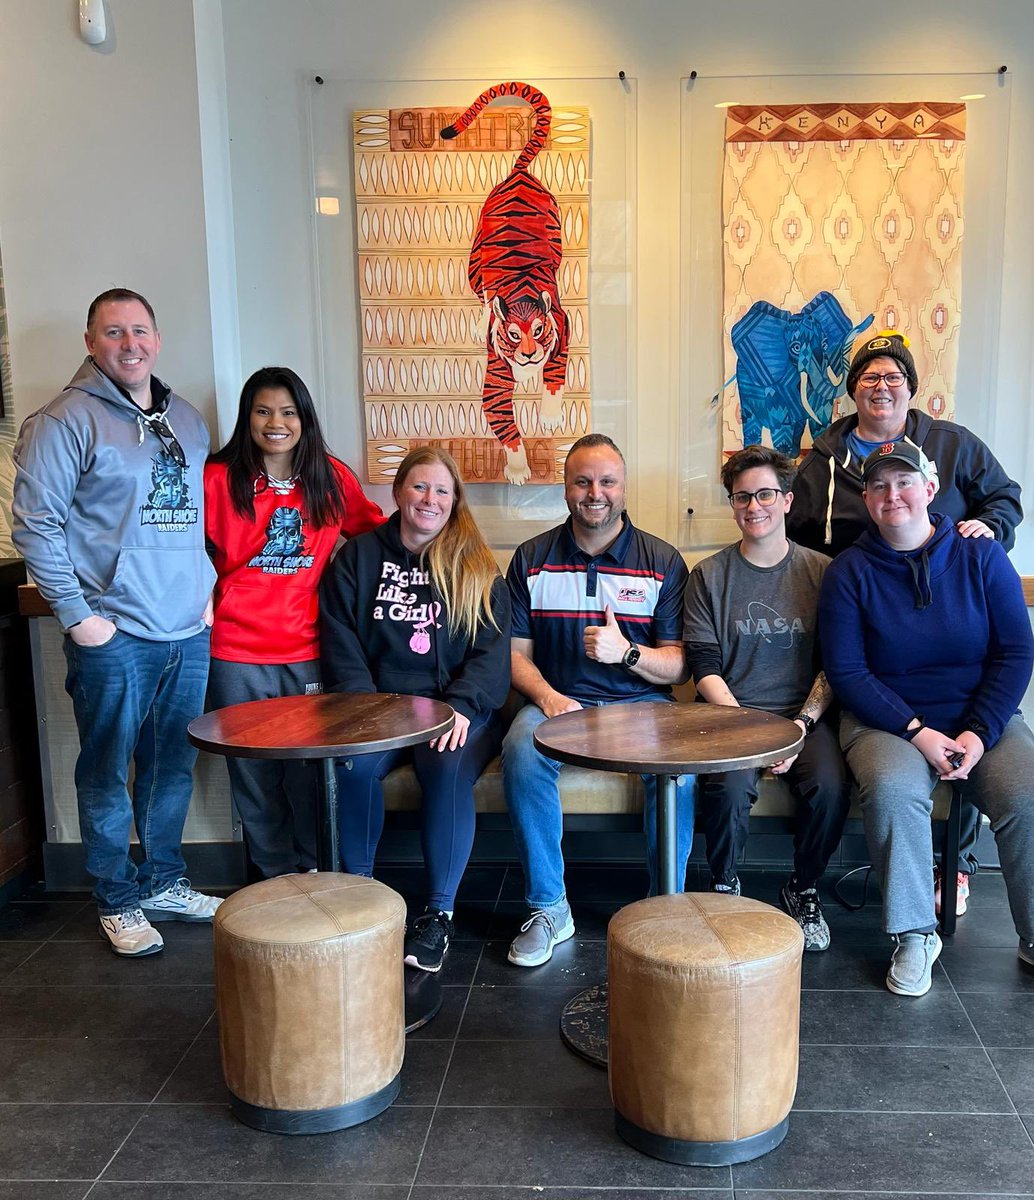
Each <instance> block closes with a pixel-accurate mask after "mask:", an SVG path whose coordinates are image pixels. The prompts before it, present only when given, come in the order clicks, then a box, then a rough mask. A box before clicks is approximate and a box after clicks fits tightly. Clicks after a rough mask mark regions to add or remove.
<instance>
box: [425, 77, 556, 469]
mask: <svg viewBox="0 0 1034 1200" xmlns="http://www.w3.org/2000/svg"><path fill="white" fill-rule="evenodd" d="M509 96H513V97H516V98H517V99H519V100H523V101H525V103H527V104H530V105H531V106H532V108H533V109H534V110H535V128H534V129H533V131H532V135H531V137H530V138H529V139H528V142H527V144H526V145H525V147H524V149H523V150H522V151H521V153H520V154H519V155H518V157H517V161H516V162H515V163H514V164H513V170H512V171H511V172H510V173H509V175H507V177H506V178H505V179H504V180H503V181H502V182H501V183H498V184H496V186H495V187H494V188H492V190H491V191H490V192H489V193H488V196H487V197H486V198H485V203H484V205H483V206H482V209H481V214H480V216H479V218H478V227H477V233H476V234H475V236H474V244H473V246H472V247H471V251H470V263H469V265H468V269H467V278H468V279H469V281H470V286H471V288H472V290H473V291H474V294H475V295H476V296H477V297H478V299H479V300H480V301H481V303H482V305H483V306H484V307H483V314H484V322H485V330H484V332H485V338H486V342H487V347H488V362H487V364H486V366H485V387H484V392H483V394H482V398H481V402H482V405H483V407H484V413H485V419H486V420H487V421H488V424H489V427H490V428H491V430H492V432H493V433H494V434H495V436H496V437H497V438H498V439H499V441H500V442H501V443H502V445H503V447H504V449H505V450H506V465H505V467H504V474H505V476H506V478H507V480H508V481H509V482H510V483H515V484H522V483H525V482H526V481H527V480H528V479H529V478H530V477H531V470H530V468H529V466H528V458H527V455H526V453H525V450H524V445H523V443H522V442H521V435H520V431H519V430H518V428H517V423H516V420H515V418H514V408H513V393H514V388H515V386H516V384H518V383H523V382H525V381H528V380H531V381H534V384H535V385H536V386H540V387H541V389H542V395H541V401H540V404H539V429H540V431H541V432H543V433H547V432H549V431H551V430H553V429H556V428H558V427H559V426H560V425H561V424H562V423H563V398H564V381H565V378H566V375H567V345H568V336H569V331H568V323H567V317H566V315H565V313H564V310H563V308H562V307H561V305H560V293H559V289H558V287H557V269H558V268H559V266H560V259H561V256H562V252H563V251H562V247H561V242H560V207H559V205H558V204H557V201H556V197H555V196H554V195H553V194H552V192H550V190H549V189H548V188H547V187H546V186H545V185H544V184H542V183H540V182H539V180H538V179H536V178H535V177H534V176H533V175H530V174H529V173H528V165H529V163H531V162H532V160H533V159H534V158H535V156H536V155H537V154H538V152H539V151H540V150H541V149H542V147H543V146H544V145H545V142H546V138H547V136H548V135H549V127H550V122H551V120H552V109H551V108H550V105H549V101H548V100H547V99H546V97H545V96H544V95H543V94H542V93H541V92H540V91H539V90H538V89H537V88H533V87H531V86H530V84H527V83H500V84H496V86H495V87H491V88H489V89H488V90H487V91H485V92H482V93H481V95H480V96H478V98H477V99H476V100H475V101H474V103H473V104H472V105H471V106H470V108H468V109H467V111H466V112H465V113H463V115H462V116H461V117H459V118H458V119H457V121H456V123H455V124H454V125H449V126H448V127H447V128H445V129H443V130H442V133H441V136H442V137H443V138H454V137H457V136H458V135H459V134H460V133H462V132H463V130H464V129H466V128H467V127H468V126H469V125H470V124H471V122H473V121H474V120H476V119H477V117H478V115H479V114H480V113H481V111H482V110H483V109H484V108H485V106H486V105H487V104H489V103H491V101H493V100H497V99H500V98H503V97H509Z"/></svg>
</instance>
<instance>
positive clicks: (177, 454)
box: [147, 421, 187, 467]
mask: <svg viewBox="0 0 1034 1200" xmlns="http://www.w3.org/2000/svg"><path fill="white" fill-rule="evenodd" d="M147 428H148V429H149V430H150V431H151V432H152V433H153V434H154V436H155V437H156V438H157V439H158V440H159V441H160V442H161V444H162V449H163V450H164V451H165V452H166V453H167V454H168V455H169V456H170V458H171V459H172V461H173V462H174V463H175V464H176V466H177V467H185V466H186V465H187V456H186V455H185V454H184V453H183V447H182V446H181V445H180V444H179V442H178V441H177V440H176V435H175V434H174V433H173V432H172V431H171V430H170V429H167V428H166V427H165V426H164V425H160V424H159V423H158V422H157V421H148V422H147Z"/></svg>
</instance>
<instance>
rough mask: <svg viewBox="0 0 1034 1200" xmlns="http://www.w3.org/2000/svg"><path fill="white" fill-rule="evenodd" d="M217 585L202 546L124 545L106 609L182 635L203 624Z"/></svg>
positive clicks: (148, 626)
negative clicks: (206, 607) (210, 596)
mask: <svg viewBox="0 0 1034 1200" xmlns="http://www.w3.org/2000/svg"><path fill="white" fill-rule="evenodd" d="M214 583H215V570H214V568H213V567H212V563H211V561H210V560H209V558H208V555H207V554H205V553H204V551H203V550H201V549H200V547H197V546H182V547H180V546H123V547H122V549H121V550H120V551H119V556H118V564H117V566H116V567H115V575H114V577H113V578H112V581H111V583H110V584H109V586H108V588H107V590H106V591H105V593H104V595H103V596H102V597H101V602H100V608H101V609H102V614H103V615H104V616H106V617H109V618H112V619H114V618H115V617H119V616H121V617H125V618H127V619H128V620H130V621H133V622H136V624H138V625H140V626H142V627H143V628H144V629H148V630H152V631H153V632H155V633H177V632H181V631H183V630H186V629H191V628H194V627H195V626H197V625H198V624H199V623H200V621H201V618H202V616H203V614H204V611H205V605H206V604H207V603H208V597H209V595H210V594H211V591H212V587H213V585H214Z"/></svg>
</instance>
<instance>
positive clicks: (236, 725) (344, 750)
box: [187, 692, 455, 758]
mask: <svg viewBox="0 0 1034 1200" xmlns="http://www.w3.org/2000/svg"><path fill="white" fill-rule="evenodd" d="M454 720H455V713H454V712H453V711H452V709H451V708H450V707H449V705H448V704H445V703H443V702H442V701H441V700H428V699H427V698H426V697H424V696H399V695H395V694H394V693H390V694H389V693H384V692H328V693H327V694H326V695H321V696H278V697H276V698H275V699H273V700H251V701H249V702H248V703H247V704H232V705H230V706H229V707H228V708H219V709H216V710H215V711H214V712H209V713H205V714H204V716H201V717H195V719H194V720H193V721H191V722H190V724H189V725H188V726H187V734H188V736H189V737H190V740H191V741H192V742H193V743H194V745H195V746H198V747H200V749H202V750H208V751H210V752H211V753H212V754H224V755H227V756H229V757H232V758H340V757H343V756H344V755H347V754H368V753H371V752H372V751H375V750H398V749H400V748H401V747H403V746H413V745H415V744H416V743H417V742H429V741H431V739H432V738H436V737H438V736H439V735H440V734H443V733H446V732H448V730H450V729H451V728H452V726H453V722H454Z"/></svg>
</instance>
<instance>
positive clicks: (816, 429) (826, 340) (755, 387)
mask: <svg viewBox="0 0 1034 1200" xmlns="http://www.w3.org/2000/svg"><path fill="white" fill-rule="evenodd" d="M872 321H873V314H872V313H870V314H869V315H868V316H867V317H865V318H864V319H863V320H862V321H861V322H860V323H859V324H857V325H852V324H851V320H850V318H849V317H848V316H847V314H846V313H845V312H844V310H843V308H842V307H841V305H840V301H839V300H837V298H836V297H835V296H834V295H833V294H832V293H831V292H819V293H818V295H816V296H814V297H813V298H812V299H811V300H809V301H808V303H807V304H806V305H805V306H804V307H803V308H802V309H801V311H800V312H797V313H793V312H788V311H787V310H786V309H785V308H777V307H776V306H775V305H774V304H769V303H768V301H767V300H757V301H755V303H753V304H752V305H751V306H750V308H749V309H748V310H747V312H746V313H745V314H744V315H743V316H742V317H740V319H739V320H738V321H737V322H736V324H735V325H733V327H732V334H731V338H732V347H733V349H734V350H735V351H736V375H735V376H734V378H735V379H736V385H737V390H738V392H739V398H740V413H741V417H742V421H743V444H744V445H745V446H750V445H753V444H755V443H758V442H760V441H761V434H762V430H763V429H768V431H769V433H770V435H771V439H772V445H773V446H774V447H775V448H776V449H777V450H779V451H781V452H782V453H783V454H789V455H790V456H791V457H794V458H795V457H796V456H797V455H798V454H800V452H801V436H802V435H803V433H804V430H805V427H806V426H807V427H808V428H809V429H810V431H811V436H812V438H813V439H814V438H815V437H817V436H818V435H819V434H820V433H821V432H822V430H823V429H825V428H826V427H827V426H828V425H829V423H830V421H831V420H832V419H833V405H834V403H835V401H836V400H837V398H838V397H839V396H842V395H843V394H844V392H845V390H846V381H847V368H848V365H849V362H850V354H851V346H852V344H853V343H854V340H855V338H856V337H857V336H858V335H859V334H860V333H861V332H862V331H863V330H865V329H868V327H869V326H870V325H871V324H872Z"/></svg>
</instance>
